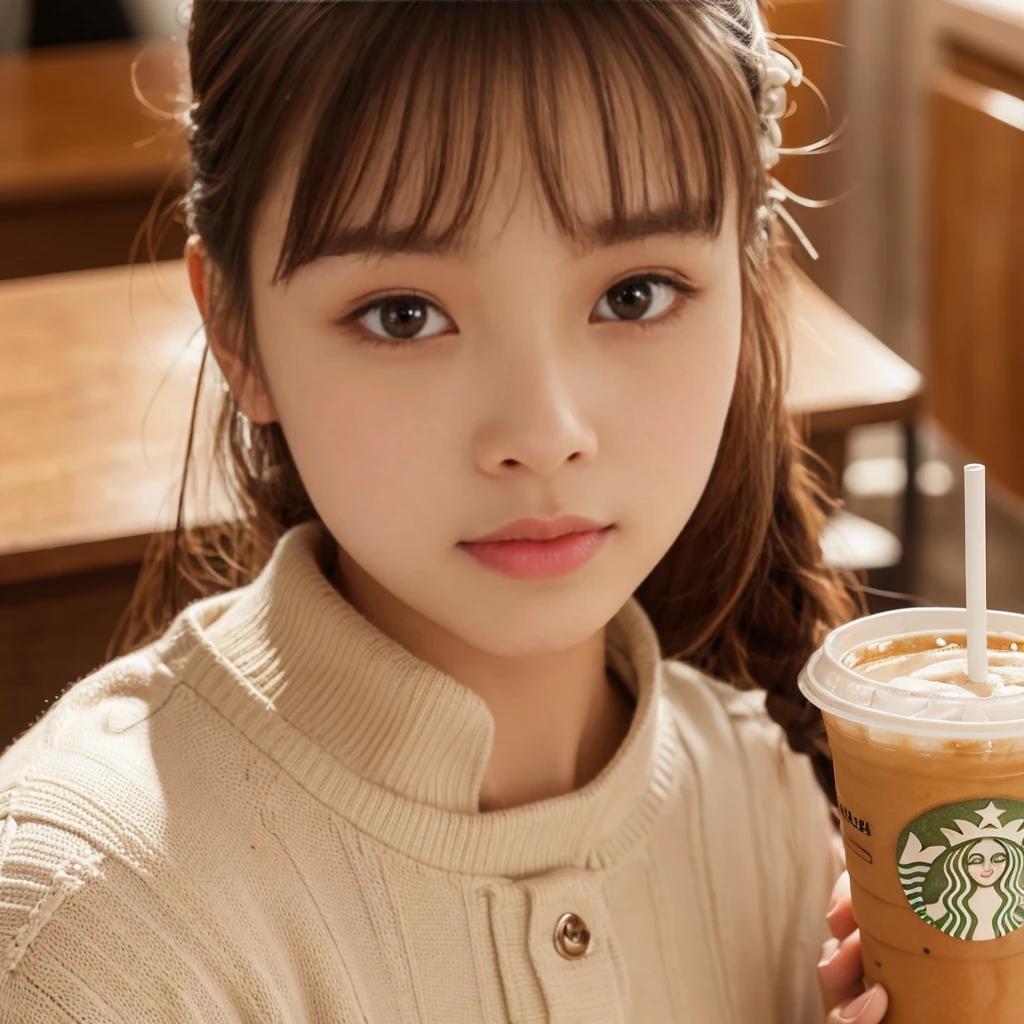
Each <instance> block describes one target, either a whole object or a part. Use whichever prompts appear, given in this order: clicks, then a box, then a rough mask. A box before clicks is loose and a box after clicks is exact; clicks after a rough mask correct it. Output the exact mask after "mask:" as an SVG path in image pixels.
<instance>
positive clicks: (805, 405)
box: [0, 260, 921, 746]
mask: <svg viewBox="0 0 1024 1024" xmlns="http://www.w3.org/2000/svg"><path fill="white" fill-rule="evenodd" d="M796 308H797V311H798V312H797V313H796V318H797V319H796V323H795V337H794V347H795V352H794V360H793V363H794V373H793V383H792V389H791V392H790V402H791V405H792V407H793V408H794V410H796V411H797V412H800V413H803V414H805V415H806V416H807V418H808V422H809V424H810V427H811V429H812V430H815V431H818V432H820V433H823V434H824V435H826V436H830V435H831V434H834V433H836V432H842V431H846V430H849V429H850V428H851V427H853V426H856V425H859V424H862V423H875V422H880V421H884V420H891V419H900V420H904V421H905V422H911V421H912V420H913V418H914V417H915V416H917V414H918V412H919V401H920V392H921V378H920V375H919V374H918V373H917V371H915V370H913V369H912V368H911V367H909V366H908V365H907V364H906V363H904V362H903V361H902V360H901V359H899V357H897V356H896V355H894V354H893V353H892V352H891V351H890V350H889V349H887V348H886V347H885V346H884V345H883V344H882V343H881V342H879V341H878V340H877V339H875V338H873V337H872V336H871V335H870V334H869V333H868V332H867V331H865V330H864V329H863V328H861V327H860V326H859V325H857V324H856V323H855V322H854V321H853V320H852V319H851V318H850V317H849V316H847V314H845V313H844V312H843V311H842V310H841V309H839V307H837V306H836V305H835V304H834V303H832V302H831V300H829V299H827V298H826V297H825V296H824V295H823V294H822V293H821V292H820V291H818V289H816V288H815V287H814V286H813V285H811V284H809V283H808V282H806V281H805V282H804V283H803V284H802V285H801V286H800V288H799V291H798V294H797V296H796ZM0 324H2V325H3V330H2V331H0V366H3V367H4V368H5V372H4V373H3V375H2V376H0V702H2V703H0V710H2V713H0V746H2V745H3V744H4V743H5V742H6V741H7V739H8V738H9V737H10V736H13V735H14V734H16V732H17V731H20V730H21V729H22V728H24V727H25V726H26V725H27V724H28V723H29V722H31V721H32V720H33V719H34V718H35V716H36V714H37V713H38V712H39V711H40V710H41V708H42V705H43V702H44V700H46V699H50V698H52V697H53V696H56V695H57V694H58V693H59V692H60V691H61V690H62V689H63V687H64V685H65V684H66V683H68V682H70V681H73V680H74V679H76V678H78V677H80V676H81V675H83V674H84V673H86V672H88V671H90V670H91V669H92V668H95V667H97V666H98V665H99V664H102V662H103V661H104V648H105V645H106V643H107V640H108V639H109V637H110V636H111V634H112V632H113V628H114V626H115V624H116V622H117V620H118V617H119V616H120V613H121V611H122V610H123V609H124V607H125V605H126V603H127V600H128V597H129V596H130V593H131V587H132V585H133V583H134V580H135V576H136V573H137V571H138V566H139V563H140V561H141V558H142V555H143V552H144V550H145V547H146V544H147V542H148V540H149V538H150V536H151V535H152V534H153V533H154V532H164V531H169V530H171V529H173V524H174V519H175V516H176V512H177V508H176V504H175V503H174V501H173V500H172V499H173V498H174V495H175V490H176V485H177V481H178V478H179V477H180V474H181V468H182V460H183V457H184V448H185V441H186V438H187V431H188V424H189V417H190V414H191V409H192V398H193V394H194V388H195V382H196V379H197V373H198V366H199V360H200V357H201V355H202V350H203V346H204V344H205V339H204V336H203V332H202V325H201V321H200V317H199V313H198V311H197V310H196V307H195V303H194V301H193V299H192V295H191V292H190V290H189V287H188V281H187V276H186V272H185V264H184V261H183V260H175V261H166V262H160V263H157V264H155V265H149V264H142V265H139V266H136V267H117V268H109V269H100V270H90V271H85V272H78V273H74V274H60V275H54V276H50V277H38V278H32V279H28V280H23V281H7V282H0ZM211 365H212V361H211ZM208 381H209V382H210V388H209V389H208V391H207V392H206V393H205V394H204V403H203V405H204V406H205V407H206V408H207V409H212V408H213V407H214V404H215V403H214V401H211V399H216V397H217V396H216V394H214V390H213V389H214V387H215V386H216V375H215V374H212V373H210V374H208ZM208 428H209V420H207V419H202V418H201V420H200V435H201V439H202V440H206V439H208V438H209V436H210V434H209V429H208ZM206 464H207V463H205V462H204V458H203V456H202V448H200V451H198V452H197V462H196V463H195V470H196V471H195V473H194V477H195V478H196V479H201V478H202V477H203V475H204V473H203V466H204V465H206ZM228 509H229V506H228V505H227V503H226V501H225V499H224V496H223V495H222V494H216V493H215V494H214V495H213V496H212V501H211V502H210V503H209V504H208V505H207V506H206V507H205V508H203V509H201V510H200V511H199V512H198V513H197V517H196V519H195V520H194V521H195V522H196V523H197V524H201V523H213V522H216V521H223V519H224V518H225V517H226V515H227V510H228ZM5 729H6V730H7V732H6V734H5V731H4V730H5ZM12 730H13V731H12Z"/></svg>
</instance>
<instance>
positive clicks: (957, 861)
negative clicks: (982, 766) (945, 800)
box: [896, 798, 1024, 941]
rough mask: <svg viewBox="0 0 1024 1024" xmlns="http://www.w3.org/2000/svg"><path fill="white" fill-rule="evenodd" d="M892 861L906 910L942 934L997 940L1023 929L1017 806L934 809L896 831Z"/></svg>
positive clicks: (1022, 844) (1023, 863)
mask: <svg viewBox="0 0 1024 1024" xmlns="http://www.w3.org/2000/svg"><path fill="white" fill-rule="evenodd" d="M1004 818H1009V819H1011V820H1009V821H1004V820H1003V819H1004ZM896 856H897V858H898V865H897V866H898V868H899V873H900V883H901V885H902V886H903V892H904V893H905V894H906V897H907V900H908V901H909V903H910V905H911V907H913V908H914V912H915V913H916V914H917V915H918V917H920V918H921V920H923V921H926V922H927V923H928V924H930V925H934V926H935V927H936V928H938V929H940V930H941V931H943V932H945V933H946V934H947V935H952V936H953V938H956V939H966V940H973V941H977V940H981V939H998V938H1001V937H1002V936H1003V935H1009V934H1010V933H1011V932H1015V931H1016V930H1017V929H1018V928H1020V926H1021V925H1022V924H1024V878H1022V873H1024V803H1021V802H1020V801H1018V800H1003V799H988V798H986V799H984V800H967V801H964V802H963V803H958V804H948V805H946V806H945V807H936V808H935V809H934V810H931V811H929V812H928V813H927V814H922V815H921V817H920V818H918V819H917V820H916V821H913V822H911V823H910V824H909V825H908V826H907V827H906V828H905V829H904V830H903V832H902V834H901V835H900V840H899V843H898V845H897V847H896Z"/></svg>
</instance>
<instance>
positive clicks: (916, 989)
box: [800, 608, 1024, 1024]
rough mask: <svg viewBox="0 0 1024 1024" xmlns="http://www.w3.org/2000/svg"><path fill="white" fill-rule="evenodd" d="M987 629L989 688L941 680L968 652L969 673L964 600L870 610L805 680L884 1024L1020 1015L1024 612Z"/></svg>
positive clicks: (826, 647)
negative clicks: (826, 749)
mask: <svg viewBox="0 0 1024 1024" xmlns="http://www.w3.org/2000/svg"><path fill="white" fill-rule="evenodd" d="M987 626H988V644H987V647H988V655H989V667H990V669H991V673H992V674H990V676H989V680H990V682H989V683H988V684H985V683H978V684H973V683H969V682H966V680H964V681H961V682H956V681H949V680H947V681H945V682H942V681H939V680H938V679H937V678H936V677H937V676H939V675H941V674H942V673H943V672H947V671H949V670H951V668H952V667H954V666H953V662H954V661H956V662H958V661H959V660H960V659H962V661H963V665H964V670H965V674H966V657H967V652H966V628H967V612H966V610H965V609H963V608H911V609H906V610H901V611H894V612H884V613H882V614H880V615H871V616H866V617H864V618H862V619H858V620H856V621H855V622H851V623H849V624H848V625H845V626H841V627H840V628H838V629H836V630H834V631H833V632H832V633H830V634H829V635H828V637H826V639H825V642H824V644H823V645H822V647H821V648H820V649H819V650H818V651H817V652H816V653H815V654H814V655H813V656H812V657H811V659H810V661H809V662H808V663H807V665H806V667H805V668H804V670H803V672H802V673H801V675H800V689H801V690H802V692H803V693H804V695H805V696H806V697H807V698H808V700H810V701H811V702H812V703H813V704H815V705H816V706H817V707H819V708H820V709H821V711H822V713H823V716H824V719H825V727H826V730H827V732H828V738H829V744H830V746H831V748H832V756H833V762H834V765H835V776H836V789H837V793H838V797H839V811H840V815H841V817H842V833H843V841H844V844H845V847H846V854H847V855H846V860H847V867H848V870H849V872H850V882H851V891H852V900H853V913H854V917H855V918H856V920H857V923H858V925H859V927H860V931H861V947H862V953H863V961H864V975H865V982H866V984H867V985H868V986H870V985H872V984H874V983H875V982H881V984H882V985H883V986H884V987H885V988H886V990H887V991H888V994H889V1011H888V1013H887V1015H886V1018H885V1020H886V1022H887V1024H925V1022H927V1024H953V1022H956V1024H963V1022H964V1021H985V1022H990V1024H1020V1022H1024V927H1022V926H1024V685H1017V684H1016V683H1015V682H1014V679H1016V678H1019V679H1020V681H1021V683H1022V684H1024V615H1018V614H1013V613H1010V612H993V611H990V612H989V613H988V620H987ZM960 644H963V647H961V646H959V645H960ZM922 666H926V667H924V668H923V669H922ZM914 671H923V672H924V674H925V676H931V677H932V678H924V677H922V676H921V675H908V673H909V672H914Z"/></svg>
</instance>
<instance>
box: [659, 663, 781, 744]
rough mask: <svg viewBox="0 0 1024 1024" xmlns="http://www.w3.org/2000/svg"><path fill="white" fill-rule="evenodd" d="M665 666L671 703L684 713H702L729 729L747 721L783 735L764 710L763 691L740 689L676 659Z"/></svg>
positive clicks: (664, 664)
mask: <svg viewBox="0 0 1024 1024" xmlns="http://www.w3.org/2000/svg"><path fill="white" fill-rule="evenodd" d="M662 665H663V668H664V677H665V690H666V693H667V695H668V698H669V701H670V703H671V704H672V705H673V707H675V708H676V709H678V710H679V711H680V712H682V713H683V714H692V713H695V712H697V711H701V712H703V713H704V714H708V715H712V716H713V717H714V719H715V721H716V722H717V723H718V724H720V725H721V726H723V727H727V728H729V729H735V727H736V724H737V723H738V722H747V723H755V724H758V725H763V726H765V727H766V728H767V729H768V731H769V732H771V731H773V729H775V730H778V731H779V732H780V733H781V729H779V727H778V726H777V725H776V724H775V723H774V722H773V721H772V719H771V716H770V715H769V714H768V711H767V709H766V707H765V697H766V696H767V694H766V693H765V691H764V690H740V689H738V688H737V687H735V686H733V685H732V684H731V683H727V682H724V681H722V680H721V679H716V678H715V677H714V676H711V675H708V674H707V673H705V672H702V671H701V670H700V669H698V668H695V667H694V666H693V665H689V664H687V663H686V662H684V661H679V660H677V659H675V658H666V659H665V660H664V661H663V662H662Z"/></svg>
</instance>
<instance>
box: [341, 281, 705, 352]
mask: <svg viewBox="0 0 1024 1024" xmlns="http://www.w3.org/2000/svg"><path fill="white" fill-rule="evenodd" d="M673 293H674V296H673ZM696 294H697V289H696V288H694V287H693V286H692V285H690V284H687V283H686V282H684V281H681V280H676V279H675V278H671V277H667V276H665V275H663V274H642V275H639V276H636V277H630V278H627V279H626V280H624V281H620V282H619V283H618V284H616V285H614V286H613V287H611V288H609V289H608V291H606V292H605V293H604V295H602V296H601V301H600V302H598V304H597V306H596V307H595V311H596V312H598V313H600V314H602V316H603V315H604V314H605V310H607V313H608V317H609V319H612V320H616V319H618V320H619V322H629V321H633V322H636V323H637V324H638V326H640V327H644V328H647V327H653V326H656V325H657V324H666V323H668V322H669V321H671V320H674V319H675V317H676V316H677V315H678V314H679V313H680V312H682V307H683V306H684V305H685V302H681V301H680V302H677V304H676V308H675V309H674V310H673V311H672V312H671V313H670V314H669V315H668V316H661V315H660V314H662V313H663V312H664V311H665V310H666V309H667V308H668V307H669V306H670V305H671V304H672V299H673V297H676V298H679V297H682V298H688V297H692V296H694V295H696ZM450 323H451V321H450V320H449V319H448V317H446V316H445V315H444V314H443V313H442V312H441V311H440V310H439V309H438V308H437V306H435V305H434V303H432V302H430V301H429V300H427V299H424V298H422V297H421V296H418V295H416V294H415V293H409V294H402V295H390V296H388V297H387V298H384V299H378V300H377V301H376V302H373V303H370V304H369V305H367V306H362V307H361V308H359V309H357V310H356V311H355V312H354V313H350V314H349V315H348V316H346V317H344V318H343V319H342V320H341V321H340V324H341V325H342V326H347V325H350V324H359V325H361V326H362V327H363V328H364V331H365V332H366V333H364V334H363V336H362V340H364V341H368V342H370V343H371V344H376V345H387V346H389V347H392V348H394V347H398V346H402V345H411V344H415V343H417V342H421V341H427V340H428V339H430V338H433V337H436V336H437V335H438V334H439V333H440V332H441V329H442V328H443V327H444V325H445V324H450Z"/></svg>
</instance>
